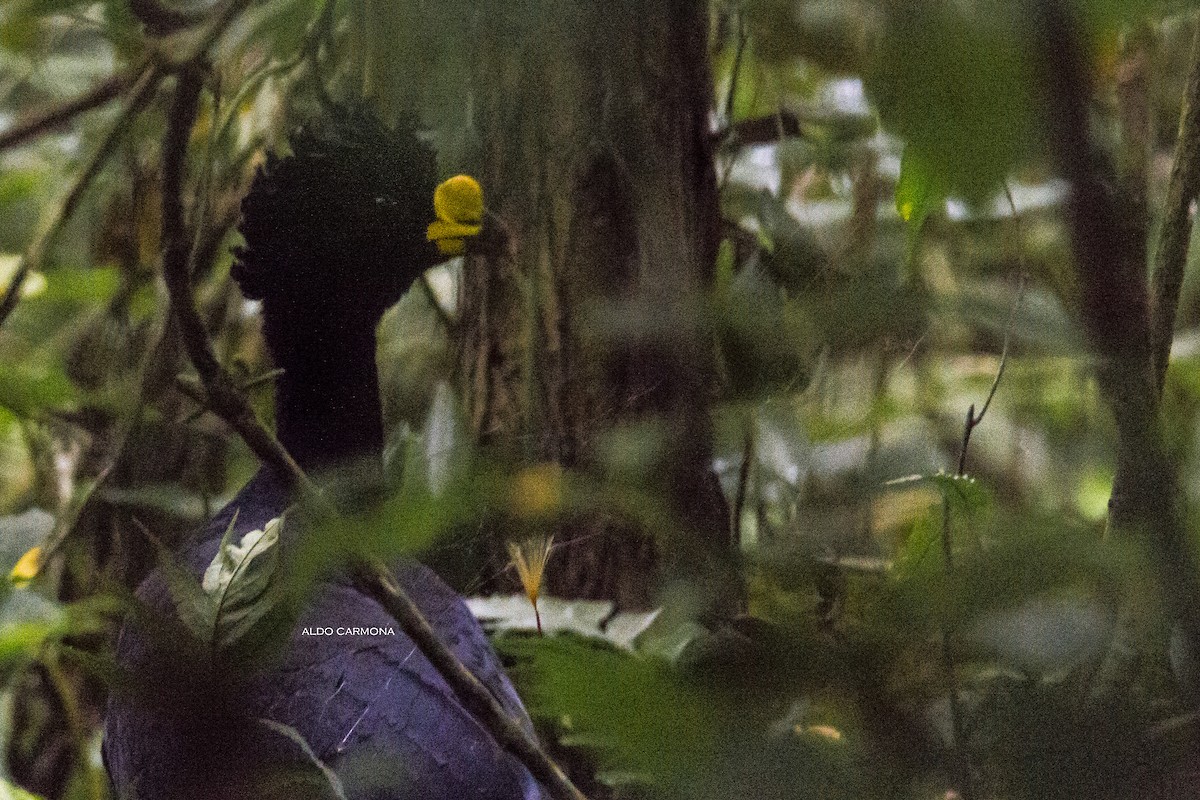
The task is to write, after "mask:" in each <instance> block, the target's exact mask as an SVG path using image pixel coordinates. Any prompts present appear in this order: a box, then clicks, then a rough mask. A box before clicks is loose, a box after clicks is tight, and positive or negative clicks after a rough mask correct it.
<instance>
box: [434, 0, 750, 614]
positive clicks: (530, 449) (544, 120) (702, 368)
mask: <svg viewBox="0 0 1200 800" xmlns="http://www.w3.org/2000/svg"><path fill="white" fill-rule="evenodd" d="M519 5H520V7H521V8H520V10H513V4H509V3H504V2H497V1H490V0H481V2H479V3H478V5H477V8H478V12H479V13H478V14H477V17H476V19H477V20H479V22H480V25H479V26H478V29H477V31H476V35H475V37H474V43H475V45H476V47H477V48H478V49H477V52H476V64H475V68H476V72H475V94H474V103H475V105H474V113H475V118H476V119H475V122H476V125H477V127H478V129H479V133H480V135H481V139H482V142H483V153H482V169H481V178H482V183H483V185H484V187H485V191H486V192H487V203H488V206H489V208H490V209H491V210H492V211H494V212H496V213H497V214H499V216H500V217H501V218H502V219H503V220H504V221H505V222H506V223H507V224H508V225H509V226H510V228H511V232H512V234H513V237H514V243H515V257H514V258H512V259H496V260H483V259H474V260H472V261H470V262H469V263H468V264H467V265H466V267H465V271H464V281H463V299H462V319H463V320H464V323H465V327H464V331H463V335H462V339H461V342H460V349H459V361H458V371H459V380H460V386H461V387H462V391H463V396H464V400H465V407H466V409H467V410H468V414H469V418H470V421H471V424H472V426H473V429H474V431H475V432H476V434H477V435H478V437H479V438H480V440H481V441H482V442H484V443H486V444H489V445H494V446H496V447H498V449H500V450H502V451H503V452H506V453H511V454H513V455H514V456H515V458H516V460H517V461H519V462H523V463H535V462H547V461H548V462H556V463H558V464H561V465H563V466H565V467H568V468H577V469H580V470H584V471H587V472H591V473H592V474H594V475H597V476H601V475H602V468H603V465H602V459H601V458H600V446H601V445H603V443H604V439H605V436H606V434H608V433H610V432H611V431H613V430H614V428H616V427H617V426H625V425H627V424H632V423H636V422H640V421H648V420H653V421H655V422H657V423H658V427H657V428H656V429H655V430H656V433H657V435H658V436H661V437H662V438H661V439H659V440H657V441H661V442H662V443H663V444H662V446H661V447H660V449H659V450H658V452H657V455H656V457H655V458H654V459H652V462H651V465H650V469H649V470H648V471H647V476H648V477H651V478H652V479H654V481H657V484H655V483H653V482H652V483H651V486H654V485H657V486H658V487H661V488H662V489H663V490H664V491H665V493H666V495H665V496H666V497H667V498H669V502H670V504H671V505H672V506H673V508H672V510H673V511H674V512H675V514H676V516H677V517H678V518H679V519H680V520H681V522H682V525H681V528H682V529H683V531H684V532H685V533H686V534H687V535H686V536H685V537H683V538H682V539H678V540H671V539H670V537H667V538H663V537H662V536H661V535H660V536H656V537H654V538H651V537H649V536H647V535H646V532H637V531H635V530H633V529H632V528H631V527H630V526H629V525H628V524H626V523H623V522H614V521H613V519H614V518H615V517H614V518H610V519H603V518H600V515H596V516H595V517H594V518H592V519H588V520H584V521H580V522H577V523H575V524H572V525H570V526H567V527H566V528H564V530H562V531H561V532H560V534H559V536H560V541H562V542H563V544H564V546H563V547H561V548H559V549H558V550H557V551H556V554H555V556H554V558H553V559H552V561H551V566H550V570H549V573H550V574H549V578H548V579H549V583H550V587H549V588H550V591H551V592H552V593H554V594H556V595H560V596H566V597H588V598H608V599H614V600H616V601H617V602H618V604H619V606H620V607H623V608H637V607H645V606H647V605H648V604H649V603H651V602H652V600H653V598H654V594H655V590H656V588H657V586H658V585H659V579H660V577H661V576H662V574H664V569H665V570H667V571H671V570H674V569H684V570H686V571H688V572H689V573H690V574H691V575H692V576H693V577H695V575H696V574H697V573H696V570H697V569H699V568H701V566H702V565H704V564H720V563H721V562H722V561H723V560H724V554H727V552H728V545H729V522H728V513H727V510H726V507H725V504H724V498H723V496H722V495H721V493H720V487H719V485H717V483H716V480H715V477H714V476H713V475H712V473H711V471H710V460H711V431H710V424H709V418H708V412H707V405H708V397H709V395H710V393H711V387H712V375H713V363H712V350H711V346H710V343H709V335H708V331H707V330H706V328H705V325H704V315H703V314H702V313H701V308H702V305H703V299H704V297H705V290H706V289H707V287H708V285H709V283H710V280H711V277H712V271H713V264H714V259H715V253H716V246H717V235H718V234H717V231H718V226H717V223H718V208H717V194H716V185H715V177H714V173H713V160H712V150H711V143H710V137H709V124H708V115H709V112H710V108H711V76H710V71H709V64H708V51H707V33H708V13H707V6H706V4H704V3H700V2H684V1H683V0H679V1H678V2H664V3H660V4H643V3H638V2H633V0H619V1H618V2H611V0H586V1H585V0H579V1H578V2H568V3H561V2H549V1H548V0H547V2H535V3H532V4H530V3H523V4H519ZM646 437H647V438H646V439H644V440H643V441H642V443H643V444H645V443H647V442H649V441H650V440H653V439H654V437H655V434H652V433H648V434H646ZM655 533H661V532H655Z"/></svg>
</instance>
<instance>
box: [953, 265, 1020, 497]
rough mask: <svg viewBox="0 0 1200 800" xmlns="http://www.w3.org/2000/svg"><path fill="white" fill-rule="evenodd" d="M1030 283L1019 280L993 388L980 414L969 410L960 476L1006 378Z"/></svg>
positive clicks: (959, 452) (958, 473) (960, 456)
mask: <svg viewBox="0 0 1200 800" xmlns="http://www.w3.org/2000/svg"><path fill="white" fill-rule="evenodd" d="M1027 283H1028V276H1026V275H1025V274H1024V273H1022V274H1021V276H1020V277H1019V278H1018V284H1017V296H1016V297H1015V298H1014V299H1013V304H1012V308H1010V309H1009V312H1008V323H1007V324H1006V325H1005V326H1004V344H1003V346H1002V347H1001V348H1000V365H999V366H998V367H997V368H996V375H995V377H993V378H992V386H991V388H990V389H988V393H987V399H985V400H984V401H983V407H982V408H980V409H979V413H978V414H976V413H975V404H974V403H972V404H971V407H970V408H968V409H967V418H966V421H965V422H964V424H963V436H962V447H961V448H960V449H959V451H958V472H957V473H956V474H957V475H959V476H962V475H965V474H967V448H968V447H969V446H970V444H971V434H972V433H974V432H975V429H976V428H977V427H979V423H981V422H983V417H984V415H986V414H987V412H988V409H989V408H991V405H992V398H994V397H995V396H996V389H998V388H1000V379H1001V378H1003V377H1004V369H1005V367H1007V366H1008V347H1009V344H1010V341H1011V339H1012V332H1013V326H1014V325H1015V324H1016V321H1017V310H1018V309H1019V308H1020V307H1021V300H1022V299H1023V298H1024V297H1025V287H1026V285H1027Z"/></svg>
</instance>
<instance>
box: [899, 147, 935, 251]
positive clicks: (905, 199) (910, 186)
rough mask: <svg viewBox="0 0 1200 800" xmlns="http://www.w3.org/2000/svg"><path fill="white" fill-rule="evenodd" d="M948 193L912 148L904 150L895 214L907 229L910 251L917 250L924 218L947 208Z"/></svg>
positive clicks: (917, 152) (918, 153) (919, 154)
mask: <svg viewBox="0 0 1200 800" xmlns="http://www.w3.org/2000/svg"><path fill="white" fill-rule="evenodd" d="M945 203H946V192H945V190H944V189H943V188H942V186H941V184H940V182H939V179H938V177H937V176H936V175H934V174H933V172H932V171H931V170H930V169H929V167H928V166H927V165H926V164H925V163H924V161H923V160H922V156H921V153H920V152H919V151H917V150H914V149H913V148H912V147H906V148H904V155H903V156H902V157H901V159H900V180H899V181H898V182H897V183H896V212H897V213H898V214H900V219H902V220H904V224H905V225H906V226H908V249H909V253H910V254H911V253H912V251H913V249H914V248H915V246H916V244H917V241H918V238H919V237H920V234H921V230H922V228H924V226H925V219H926V218H927V217H928V216H929V213H930V212H931V211H936V210H940V209H942V208H943V207H944V206H945Z"/></svg>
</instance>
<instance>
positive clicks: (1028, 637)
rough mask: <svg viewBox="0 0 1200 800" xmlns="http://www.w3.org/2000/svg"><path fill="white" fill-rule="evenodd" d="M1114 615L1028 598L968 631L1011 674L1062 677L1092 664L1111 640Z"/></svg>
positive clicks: (1074, 599)
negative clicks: (1012, 672) (1013, 672)
mask: <svg viewBox="0 0 1200 800" xmlns="http://www.w3.org/2000/svg"><path fill="white" fill-rule="evenodd" d="M1114 621H1115V613H1114V611H1113V609H1111V608H1106V607H1104V606H1102V605H1101V604H1100V603H1098V602H1096V601H1095V600H1087V599H1085V598H1082V597H1078V596H1070V595H1067V596H1061V597H1033V598H1030V599H1029V600H1026V601H1025V602H1022V603H1019V604H1018V605H1016V606H1013V607H1011V608H1006V609H999V610H995V611H986V612H984V613H983V614H981V615H980V616H979V618H978V619H976V620H975V622H974V624H973V625H972V626H971V627H970V629H969V630H968V631H967V637H968V638H969V640H971V641H973V642H975V643H977V644H980V645H982V646H985V647H986V648H988V649H989V650H990V651H991V652H992V653H994V654H995V655H996V657H998V658H999V659H1000V661H1001V662H1002V663H1004V664H1006V665H1008V666H1010V667H1012V668H1014V669H1018V670H1021V671H1023V672H1027V673H1033V674H1039V675H1046V674H1057V675H1059V676H1063V675H1065V674H1066V673H1067V672H1068V671H1070V670H1072V669H1074V668H1076V667H1079V666H1083V665H1086V664H1089V663H1093V660H1094V659H1095V658H1096V657H1098V656H1099V655H1100V654H1101V653H1102V652H1103V651H1104V648H1105V646H1106V645H1107V644H1108V641H1109V637H1110V636H1111V635H1112V630H1113V623H1114Z"/></svg>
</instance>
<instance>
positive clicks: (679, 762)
mask: <svg viewBox="0 0 1200 800" xmlns="http://www.w3.org/2000/svg"><path fill="white" fill-rule="evenodd" d="M498 647H500V648H501V649H502V650H503V651H505V652H507V653H509V654H510V655H512V656H514V657H515V658H516V659H517V666H516V667H515V668H514V670H513V672H514V677H515V679H516V680H517V681H518V683H519V684H520V685H521V687H522V690H523V693H524V696H525V698H526V701H527V702H528V704H529V706H530V709H531V711H532V712H533V713H534V714H536V715H541V716H549V717H552V718H554V719H560V720H562V719H566V720H569V726H570V728H569V729H570V732H571V734H572V739H574V740H576V741H587V742H588V743H590V744H591V745H593V746H595V747H596V748H597V749H598V751H599V756H600V761H601V763H602V766H604V767H605V768H607V769H622V770H628V771H631V772H634V773H637V774H639V775H641V776H643V777H644V778H649V779H650V780H652V781H655V782H662V783H666V784H668V785H669V784H673V783H679V782H682V781H684V780H686V779H688V778H689V777H690V776H691V775H692V774H693V772H694V770H696V769H697V768H698V767H699V765H701V764H704V763H706V759H707V758H708V757H709V755H710V754H711V753H712V751H713V749H714V747H715V744H716V740H717V738H718V736H719V735H720V731H719V730H717V728H716V727H715V725H714V723H715V721H716V719H715V717H714V715H713V709H712V700H711V699H706V698H705V697H703V696H702V695H701V694H700V693H699V692H697V691H695V690H693V689H690V688H689V687H687V686H685V685H683V684H681V683H680V682H679V680H678V679H677V678H675V677H674V676H673V675H672V673H671V671H670V669H669V668H668V667H667V665H666V664H664V663H662V662H660V661H657V660H654V659H649V658H641V657H638V656H632V655H627V654H622V653H619V652H617V651H615V650H612V649H610V648H608V647H606V646H604V645H600V644H596V643H591V642H589V641H584V640H580V639H577V638H574V637H571V636H556V637H554V638H549V639H532V638H516V637H502V638H501V639H499V640H498Z"/></svg>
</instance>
